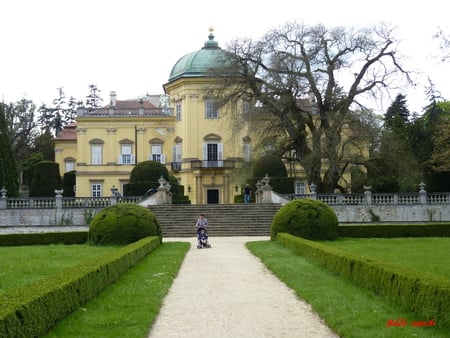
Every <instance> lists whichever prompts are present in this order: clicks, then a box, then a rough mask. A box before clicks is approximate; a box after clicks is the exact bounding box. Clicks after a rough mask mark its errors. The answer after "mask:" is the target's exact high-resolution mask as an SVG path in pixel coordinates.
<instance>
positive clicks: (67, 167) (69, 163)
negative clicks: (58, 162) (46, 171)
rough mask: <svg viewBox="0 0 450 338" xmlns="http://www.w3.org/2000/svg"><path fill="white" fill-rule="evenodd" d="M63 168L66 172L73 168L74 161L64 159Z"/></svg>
mask: <svg viewBox="0 0 450 338" xmlns="http://www.w3.org/2000/svg"><path fill="white" fill-rule="evenodd" d="M64 170H65V172H66V173H68V172H69V171H73V170H75V161H64Z"/></svg>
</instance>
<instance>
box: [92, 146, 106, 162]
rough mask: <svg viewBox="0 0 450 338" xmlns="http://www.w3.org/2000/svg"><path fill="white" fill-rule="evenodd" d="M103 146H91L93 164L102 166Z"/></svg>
mask: <svg viewBox="0 0 450 338" xmlns="http://www.w3.org/2000/svg"><path fill="white" fill-rule="evenodd" d="M102 158H103V145H102V144H97V143H95V144H91V164H92V165H101V164H102V161H103V159H102Z"/></svg>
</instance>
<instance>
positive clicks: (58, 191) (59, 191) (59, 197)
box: [55, 189, 64, 209]
mask: <svg viewBox="0 0 450 338" xmlns="http://www.w3.org/2000/svg"><path fill="white" fill-rule="evenodd" d="M63 192H64V190H62V189H55V194H56V196H55V200H56V201H55V204H56V209H62V206H63V204H62V199H63V197H62V193H63Z"/></svg>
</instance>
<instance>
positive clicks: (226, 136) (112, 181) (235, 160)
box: [55, 32, 251, 204]
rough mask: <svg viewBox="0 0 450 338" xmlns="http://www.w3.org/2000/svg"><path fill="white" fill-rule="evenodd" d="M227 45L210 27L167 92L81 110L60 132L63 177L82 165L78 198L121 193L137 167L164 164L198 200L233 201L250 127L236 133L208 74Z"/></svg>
mask: <svg viewBox="0 0 450 338" xmlns="http://www.w3.org/2000/svg"><path fill="white" fill-rule="evenodd" d="M222 53H224V52H223V50H222V49H221V48H220V47H219V45H218V43H217V42H216V41H215V40H214V35H213V34H212V32H211V33H210V35H209V36H208V40H207V41H206V42H205V43H204V46H203V48H201V49H200V50H198V51H195V52H193V53H190V54H187V55H185V56H183V57H182V58H180V59H179V60H178V61H177V63H176V64H175V65H174V66H173V68H172V71H171V73H170V76H169V80H168V82H167V83H166V84H164V86H163V87H164V91H165V95H162V96H157V97H149V98H146V99H145V100H123V101H122V100H118V99H117V95H116V93H115V92H111V93H110V102H109V104H108V105H106V106H105V107H102V108H101V109H97V110H96V111H93V112H87V111H85V110H83V109H80V110H78V112H77V119H76V124H73V125H69V126H67V127H66V128H64V130H63V132H62V133H61V135H59V136H58V137H57V138H55V161H56V162H57V163H59V166H60V171H61V175H63V174H64V173H65V172H67V171H71V170H76V189H75V191H76V196H77V197H88V196H95V197H100V196H110V195H111V188H112V187H115V188H118V189H119V192H120V193H122V192H123V185H124V184H126V183H128V181H129V176H130V173H131V170H132V169H133V167H134V165H136V164H137V163H140V162H142V161H147V160H154V161H158V162H161V163H162V164H165V165H166V166H167V168H168V169H169V173H170V174H172V175H174V176H175V177H176V178H177V179H178V182H179V184H182V185H184V187H185V194H186V195H188V196H189V199H190V200H191V202H192V203H193V204H206V203H220V204H224V203H233V200H234V195H236V194H240V193H241V192H240V188H239V187H240V185H241V183H242V182H241V181H240V180H239V179H238V178H236V177H235V175H233V173H234V172H235V169H236V168H237V167H239V166H240V163H242V161H247V160H249V159H250V147H251V145H250V136H249V135H248V134H247V128H246V127H245V126H243V127H242V128H241V131H240V133H241V135H240V136H238V137H237V136H236V134H233V135H231V132H230V129H229V128H228V127H227V123H226V121H225V120H226V118H224V116H225V113H224V109H227V108H224V107H221V108H219V105H218V102H217V98H216V97H214V96H212V95H211V88H212V86H213V85H214V83H217V79H214V77H213V76H212V75H211V74H210V73H209V72H208V71H209V70H210V69H211V68H212V67H214V64H215V62H216V60H218V58H219V57H220V56H221V55H222Z"/></svg>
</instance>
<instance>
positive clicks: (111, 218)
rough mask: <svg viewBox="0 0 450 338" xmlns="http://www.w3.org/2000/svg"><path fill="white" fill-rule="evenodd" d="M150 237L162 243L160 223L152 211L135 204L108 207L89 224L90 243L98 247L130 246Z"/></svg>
mask: <svg viewBox="0 0 450 338" xmlns="http://www.w3.org/2000/svg"><path fill="white" fill-rule="evenodd" d="M148 236H159V237H160V238H161V241H162V233H161V226H160V224H159V221H158V220H157V219H156V217H155V215H154V214H153V212H152V211H151V210H149V209H148V208H146V207H143V206H141V205H137V204H133V203H120V204H116V205H111V206H109V207H106V208H105V209H103V210H101V211H99V212H98V213H97V214H96V215H95V216H94V218H93V219H92V221H91V223H90V224H89V242H91V243H94V244H98V245H104V244H106V245H109V244H129V243H133V242H135V241H137V240H139V239H141V238H144V237H148Z"/></svg>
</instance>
